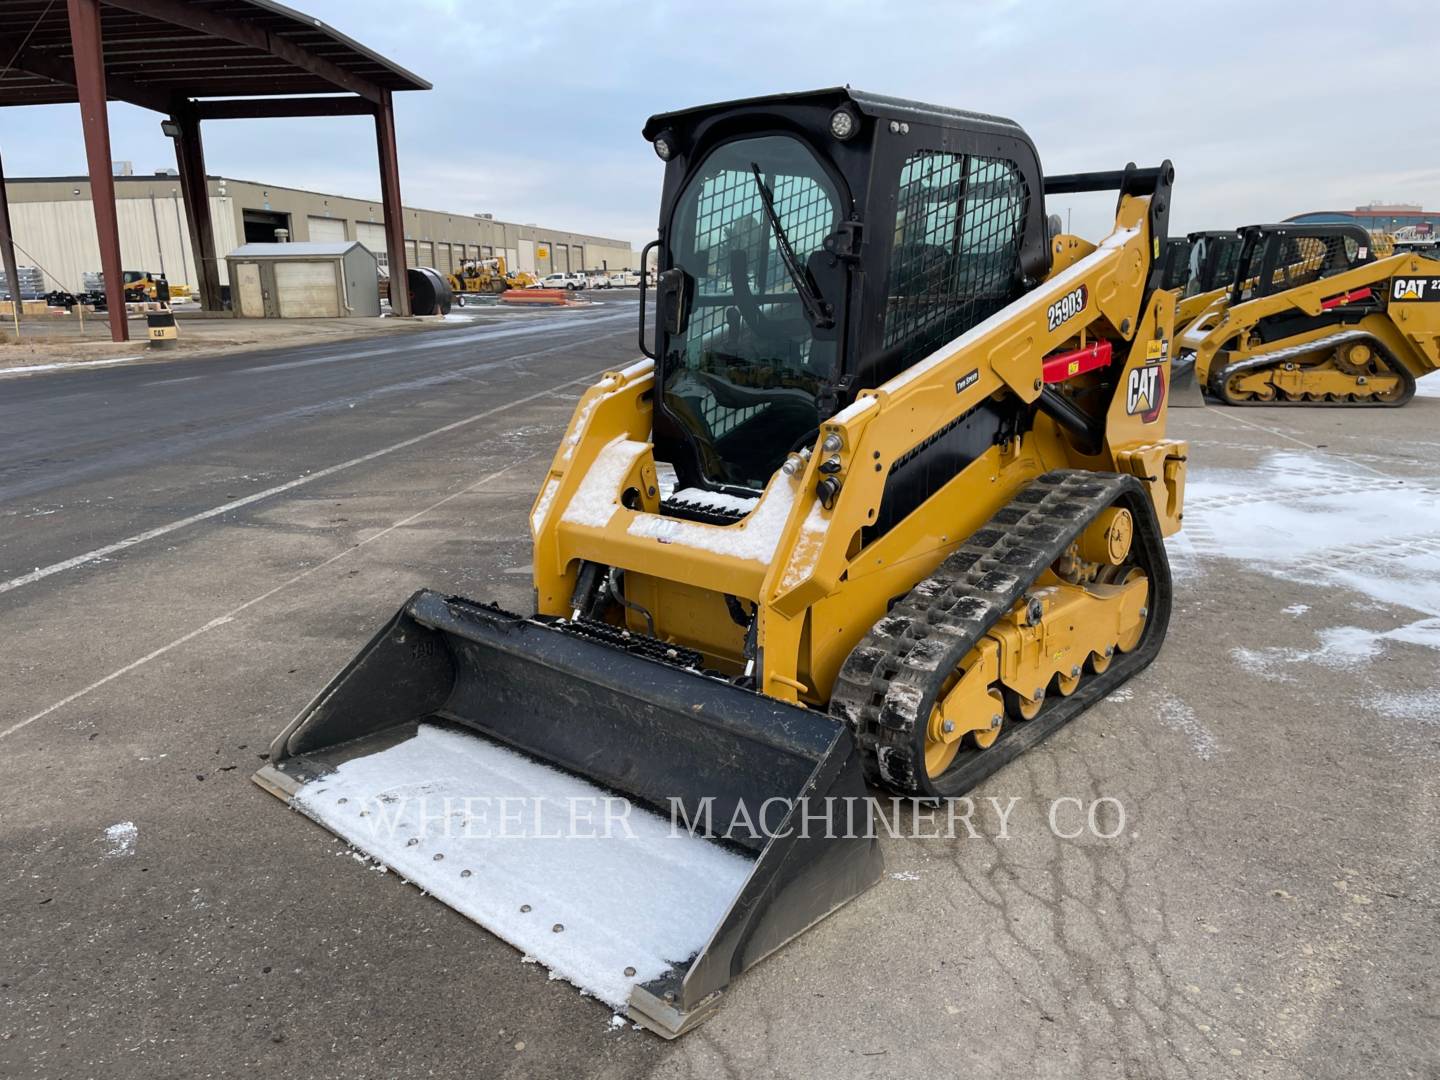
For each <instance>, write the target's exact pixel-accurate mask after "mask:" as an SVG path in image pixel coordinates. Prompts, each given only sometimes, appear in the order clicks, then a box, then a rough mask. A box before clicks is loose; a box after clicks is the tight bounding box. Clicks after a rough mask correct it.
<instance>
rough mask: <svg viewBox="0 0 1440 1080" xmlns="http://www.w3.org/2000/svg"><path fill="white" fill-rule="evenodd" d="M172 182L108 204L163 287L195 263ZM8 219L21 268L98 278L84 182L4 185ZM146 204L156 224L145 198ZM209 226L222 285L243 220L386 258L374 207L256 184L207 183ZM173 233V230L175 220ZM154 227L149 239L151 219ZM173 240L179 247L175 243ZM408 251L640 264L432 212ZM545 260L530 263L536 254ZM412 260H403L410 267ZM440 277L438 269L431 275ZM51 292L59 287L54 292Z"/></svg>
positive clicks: (128, 244)
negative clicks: (262, 217)
mask: <svg viewBox="0 0 1440 1080" xmlns="http://www.w3.org/2000/svg"><path fill="white" fill-rule="evenodd" d="M178 188H179V185H178V181H177V180H176V178H175V177H173V176H134V177H116V178H115V189H116V195H117V199H116V204H117V207H118V213H119V218H120V249H121V256H122V261H123V263H124V265H125V267H126V268H127V269H137V270H156V271H158V270H159V269H160V265H159V263H160V256H161V255H162V254H163V256H164V261H165V267H164V269H165V271H166V273H167V274H168V276H169V278H170V280H171V281H172V282H183V283H185V284H187V285H192V286H193V285H194V284H195V283H196V279H195V268H194V265H193V263H194V255H193V254H192V252H191V250H190V244H189V239H188V237H189V233H188V231H186V229H185V226H184V223H183V218H184V207H183V204H181V202H180V199H179V197H178V194H176V193H177V192H178ZM6 193H7V194H8V196H9V198H10V206H11V219H12V222H13V223H14V226H15V234H16V239H17V240H18V241H19V243H20V244H21V246H23V247H24V248H26V249H27V250H28V251H30V252H31V253H32V257H31V258H28V259H27V258H25V257H24V256H23V255H22V256H21V260H20V261H21V262H22V263H23V264H29V263H31V262H37V263H38V264H39V265H42V266H44V267H45V268H47V269H49V270H51V272H52V274H54V275H55V276H56V277H58V278H60V279H62V280H63V281H64V287H65V288H69V289H79V288H80V287H81V278H82V276H83V274H84V272H85V271H95V270H98V269H99V268H100V249H99V244H98V242H97V240H96V236H95V218H94V214H93V212H92V210H91V206H90V185H89V182H88V181H86V180H84V179H72V178H58V179H39V180H17V179H12V180H8V181H7V182H6ZM152 193H153V194H154V195H155V198H156V207H155V211H156V212H155V214H154V215H152V213H151V206H150V195H151V194H152ZM210 193H211V199H210V206H211V218H212V220H213V222H214V227H215V252H216V255H217V256H218V258H219V260H220V267H219V269H220V280H221V281H222V282H227V283H228V281H229V276H228V267H227V266H226V264H225V262H224V259H225V256H226V255H228V254H229V253H230V252H231V251H233V250H234V249H235V248H236V247H238V246H239V245H240V244H242V243H243V242H244V237H245V230H244V226H243V224H242V222H243V220H244V212H245V211H246V210H263V211H267V212H269V213H273V214H286V215H289V218H290V238H291V239H292V240H311V239H329V238H330V237H329V236H321V237H316V236H314V235H313V234H312V221H313V222H315V225H314V226H313V229H314V231H328V232H329V233H331V234H332V235H333V234H334V233H335V231H336V230H338V229H339V228H344V230H345V237H346V239H355V240H359V241H360V242H361V243H363V244H365V246H366V247H367V248H369V249H370V250H371V251H372V252H374V253H375V254H376V255H384V254H385V242H384V229H383V220H384V219H383V215H382V213H381V208H380V204H379V202H378V201H376V202H371V201H369V200H366V199H351V198H346V197H344V196H339V195H325V194H322V193H317V192H312V191H301V190H299V189H296V188H285V187H275V186H273V185H266V184H257V183H254V182H252V181H248V180H232V179H230V178H228V177H226V178H221V177H211V178H210ZM177 210H178V211H179V214H180V217H181V219H182V220H181V224H180V226H179V227H177V224H176V211H177ZM157 216H158V219H159V230H158V231H159V237H158V241H157V237H156V232H157V230H156V223H155V220H154V219H155V217H157ZM182 237H183V238H184V239H183V240H182ZM405 238H406V247H407V249H409V250H411V251H412V252H414V251H415V250H416V249H417V248H418V249H419V250H420V251H423V252H426V253H428V257H426V258H425V259H424V261H425V262H426V263H428V264H429V265H437V264H438V263H440V262H441V255H442V253H444V252H445V251H446V248H444V247H441V246H440V245H448V246H449V247H448V253H449V260H450V263H451V264H453V263H455V262H457V261H458V260H459V259H460V258H461V257H462V256H461V253H462V252H464V253H465V255H466V256H468V255H469V253H470V252H471V250H472V249H473V250H474V251H475V252H477V253H481V252H483V251H484V249H486V248H488V249H489V250H490V253H491V254H499V255H504V256H505V260H506V264H507V265H508V266H509V267H511V268H513V269H521V270H531V271H536V272H542V273H548V272H549V271H550V269H552V268H553V269H573V270H598V269H600V268H601V267H606V268H608V269H610V270H620V269H625V268H631V269H638V267H639V255H638V253H637V252H635V251H634V250H633V249H632V248H631V246H630V245H629V243H627V242H626V241H624V240H617V239H614V238H611V237H603V236H592V235H589V234H586V233H575V232H569V231H566V230H563V229H550V228H547V227H545V226H543V225H517V224H515V223H513V222H506V221H496V220H494V219H493V218H482V217H477V216H475V215H467V214H458V213H446V212H445V211H439V210H422V209H417V208H412V207H407V208H406V209H405ZM542 248H543V249H544V250H545V251H546V252H548V253H550V254H549V257H546V258H543V259H542V258H537V257H536V252H537V250H538V249H542ZM413 259H414V255H412V264H413ZM438 268H439V269H442V270H444V269H447V268H448V267H447V266H439V267H438ZM57 287H59V286H58V284H57Z"/></svg>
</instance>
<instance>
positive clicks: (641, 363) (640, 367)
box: [620, 356, 655, 380]
mask: <svg viewBox="0 0 1440 1080" xmlns="http://www.w3.org/2000/svg"><path fill="white" fill-rule="evenodd" d="M654 370H655V361H654V360H651V359H650V358H649V357H648V356H643V357H641V358H640V359H639V360H636V361H635V362H634V363H633V364H631V365H630V366H629V367H623V368H621V369H620V375H621V377H622V378H624V379H627V380H628V379H636V378H639V377H640V376H641V375H648V374H650V373H651V372H653V371H654Z"/></svg>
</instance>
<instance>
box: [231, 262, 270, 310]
mask: <svg viewBox="0 0 1440 1080" xmlns="http://www.w3.org/2000/svg"><path fill="white" fill-rule="evenodd" d="M235 288H236V291H237V292H238V293H239V294H240V296H239V299H240V315H241V317H242V318H246V319H263V318H264V317H265V295H264V293H262V292H261V291H260V264H259V263H253V262H242V263H236V264H235Z"/></svg>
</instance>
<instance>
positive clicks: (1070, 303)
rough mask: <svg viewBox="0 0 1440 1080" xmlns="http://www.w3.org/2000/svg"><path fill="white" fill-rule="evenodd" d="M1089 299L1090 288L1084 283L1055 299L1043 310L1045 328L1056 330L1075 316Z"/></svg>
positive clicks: (1083, 308)
mask: <svg viewBox="0 0 1440 1080" xmlns="http://www.w3.org/2000/svg"><path fill="white" fill-rule="evenodd" d="M1089 301H1090V290H1089V289H1087V288H1086V287H1085V286H1084V285H1081V286H1080V287H1078V288H1076V289H1072V290H1071V291H1070V292H1068V293H1066V294H1065V295H1064V296H1062V297H1061V298H1060V299H1059V300H1056V301H1055V302H1054V303H1053V304H1051V305H1050V306H1049V308H1047V309H1046V311H1045V322H1046V328H1047V329H1050V330H1058V329H1059V328H1060V327H1061V326H1063V325H1064V324H1065V323H1067V322H1069V321H1070V320H1071V319H1073V318H1075V316H1076V315H1079V314H1080V313H1081V312H1082V311H1084V310H1085V305H1086V304H1087V303H1089Z"/></svg>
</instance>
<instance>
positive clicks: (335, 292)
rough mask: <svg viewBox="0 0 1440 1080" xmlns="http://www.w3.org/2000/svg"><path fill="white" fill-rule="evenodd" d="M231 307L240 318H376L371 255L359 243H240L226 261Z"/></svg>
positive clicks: (377, 309) (376, 289)
mask: <svg viewBox="0 0 1440 1080" xmlns="http://www.w3.org/2000/svg"><path fill="white" fill-rule="evenodd" d="M225 261H226V263H227V264H228V265H229V269H230V306H231V308H232V309H233V310H234V312H235V314H236V315H237V316H239V317H240V318H244V319H327V318H328V319H334V318H340V317H345V316H353V315H379V314H380V280H379V277H378V275H377V269H376V267H377V264H376V260H375V256H374V255H372V254H371V253H370V251H369V250H368V249H367V248H366V247H365V245H364V244H362V243H360V242H359V241H358V240H349V241H344V242H335V243H323V242H313V241H310V242H297V243H285V244H242V245H241V246H240V247H238V248H236V249H235V250H234V251H232V252H231V253H230V254H229V255H227V256H226V257H225Z"/></svg>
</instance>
